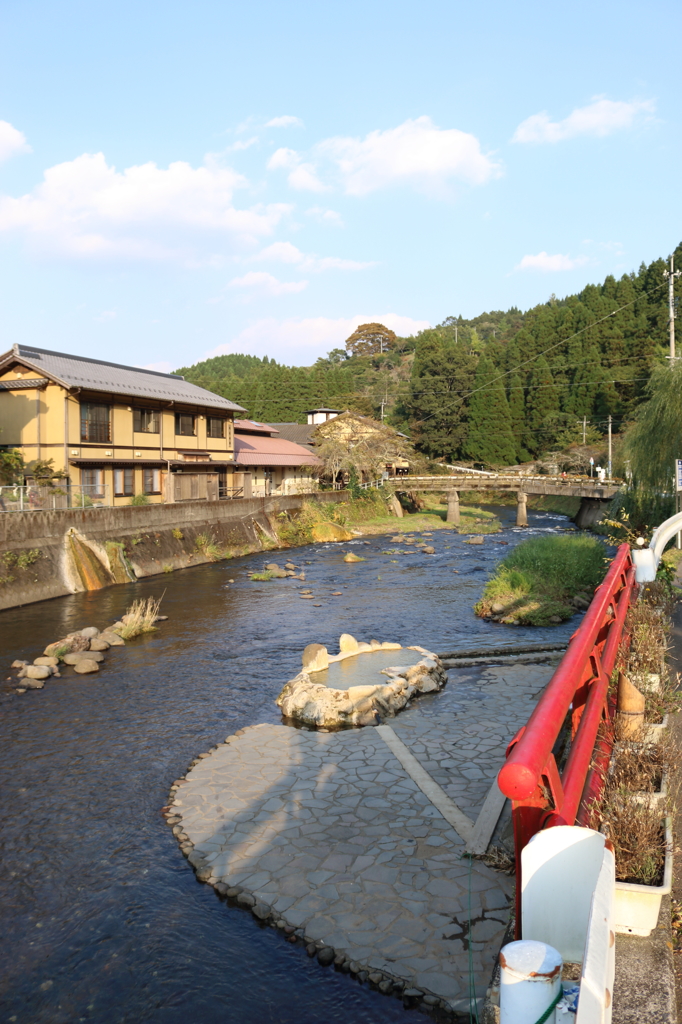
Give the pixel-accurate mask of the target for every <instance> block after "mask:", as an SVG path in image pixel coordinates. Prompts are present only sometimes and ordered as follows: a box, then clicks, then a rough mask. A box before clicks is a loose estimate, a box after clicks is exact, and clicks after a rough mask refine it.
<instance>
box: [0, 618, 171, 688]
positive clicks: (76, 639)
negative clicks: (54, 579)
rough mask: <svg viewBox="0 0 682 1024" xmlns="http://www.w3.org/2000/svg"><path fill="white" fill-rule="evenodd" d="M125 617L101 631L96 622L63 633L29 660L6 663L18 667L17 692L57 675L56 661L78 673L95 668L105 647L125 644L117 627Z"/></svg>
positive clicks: (38, 685)
mask: <svg viewBox="0 0 682 1024" xmlns="http://www.w3.org/2000/svg"><path fill="white" fill-rule="evenodd" d="M126 618H127V616H125V615H124V616H123V619H122V620H121V621H120V622H115V623H114V624H113V625H112V626H108V627H107V628H106V629H104V630H102V631H101V632H100V630H99V629H97V627H96V626H86V627H85V629H78V630H76V631H75V632H73V633H67V635H66V636H65V637H62V639H61V640H55V641H54V642H53V643H51V644H48V645H47V647H46V648H45V650H44V652H43V654H42V655H41V657H39V658H34V659H33V663H31V662H28V661H21V660H19V659H17V660H15V661H13V662H12V664H11V666H10V667H11V668H13V669H19V674H18V676H17V681H18V683H19V686H18V687H17V693H25V692H26V690H42V689H43V687H44V686H45V681H46V680H47V679H50V678H51V677H55V678H59V677H60V675H61V673H60V671H59V668H60V664H61V665H69V666H70V667H71V668H73V670H74V672H77V673H78V675H82V676H85V675H90V674H92V673H93V672H99V668H100V665H101V664H102V662H103V661H104V652H105V651H108V650H109V648H110V647H125V640H124V639H123V637H121V636H119V633H118V630H120V629H121V628H122V627H123V626H125V620H126ZM166 618H167V616H166V615H159V616H157V620H161V619H166Z"/></svg>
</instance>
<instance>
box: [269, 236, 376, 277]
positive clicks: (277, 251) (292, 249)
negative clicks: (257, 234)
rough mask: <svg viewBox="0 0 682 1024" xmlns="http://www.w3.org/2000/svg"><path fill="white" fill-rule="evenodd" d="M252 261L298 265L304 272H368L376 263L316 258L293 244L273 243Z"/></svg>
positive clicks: (328, 257)
mask: <svg viewBox="0 0 682 1024" xmlns="http://www.w3.org/2000/svg"><path fill="white" fill-rule="evenodd" d="M251 259H252V260H276V261H278V262H280V263H293V264H296V265H297V266H298V267H299V268H300V269H301V270H304V271H313V272H314V271H320V270H367V269H368V268H369V267H374V266H376V263H373V262H369V263H360V262H359V261H358V260H345V259H341V258H340V257H338V256H315V255H314V254H306V253H304V252H301V250H300V249H297V248H296V246H295V245H292V244H291V242H273V243H272V245H268V246H266V248H265V249H262V250H261V252H259V253H257V254H256V255H255V256H252V257H251Z"/></svg>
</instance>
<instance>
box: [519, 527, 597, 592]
mask: <svg viewBox="0 0 682 1024" xmlns="http://www.w3.org/2000/svg"><path fill="white" fill-rule="evenodd" d="M604 556H605V551H604V545H603V544H602V542H601V541H599V540H598V539H597V538H596V537H589V536H586V535H584V534H580V535H578V536H571V537H567V536H563V537H551V536H550V537H547V536H545V537H529V538H528V540H524V541H522V542H521V543H520V544H519V545H518V546H517V547H515V548H514V550H513V551H510V552H509V554H508V555H507V557H506V558H505V559H504V560H503V561H502V563H501V565H503V566H505V567H506V568H507V569H520V570H521V571H522V572H524V571H525V572H526V573H530V574H531V575H532V576H534V577H536V578H538V579H541V580H542V581H543V586H545V587H549V588H550V589H551V590H552V591H554V592H555V593H556V595H557V597H561V596H566V595H568V594H577V593H578V592H579V591H581V590H586V589H589V590H594V588H595V587H596V586H597V584H598V583H601V581H602V579H603V578H604V571H605V568H604Z"/></svg>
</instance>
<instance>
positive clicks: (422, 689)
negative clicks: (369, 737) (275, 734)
mask: <svg viewBox="0 0 682 1024" xmlns="http://www.w3.org/2000/svg"><path fill="white" fill-rule="evenodd" d="M381 650H384V651H386V650H395V651H399V650H403V648H402V646H401V645H400V644H396V643H388V642H384V643H379V641H378V640H372V641H371V642H370V643H362V642H358V641H357V640H356V639H355V637H352V636H350V634H348V633H344V634H343V635H342V636H341V638H340V640H339V653H338V654H336V655H331V656H330V655H329V652H328V651H327V648H326V647H323V646H322V644H309V645H308V647H306V649H305V651H304V652H303V670H302V671H301V672H299V674H298V675H297V676H295V677H294V679H290V680H289V682H288V683H287V684H286V686H285V687H284V689H283V690H282V692H281V693H280V695H279V697H278V698H277V700H276V702H275V703H276V704H277V705H278V706H279V707H280V708H281V709H282V714H283V715H284V716H285V717H286V718H294V719H296V720H297V721H299V722H302V723H303V724H304V725H309V726H316V727H319V728H325V729H329V728H339V727H341V726H358V725H378V724H379V723H380V722H381V721H383V719H384V718H392V717H393V716H394V715H395V713H396V711H400V710H401V709H402V708H404V707H405V705H406V704H407V702H408V701H409V700H410V699H411V698H412V697H414V696H416V694H419V693H432V692H434V691H435V690H440V689H442V687H443V686H444V685H445V683H446V681H447V673H446V671H445V669H444V668H443V663H442V662H441V660H440V658H439V657H438V655H437V654H433V652H432V651H427V650H426V649H425V648H424V647H408V648H407V650H410V651H418V652H419V653H420V654H423V655H424V657H423V658H421V659H420V660H419V661H418V662H417V663H416V665H396V666H391V667H390V668H385V669H382V671H381V673H380V674H381V675H385V676H388V680H387V681H386V682H385V683H375V684H371V685H369V686H351V687H349V688H348V689H347V690H337V689H334V688H333V687H331V686H325V685H324V683H320V682H316V681H315V679H314V673H316V672H319V671H321V670H323V669H326V668H328V666H329V665H330V664H332V663H333V662H336V661H342V660H344V659H345V658H352V657H361V656H362V654H363V653H368V652H372V651H381ZM311 673H312V676H311Z"/></svg>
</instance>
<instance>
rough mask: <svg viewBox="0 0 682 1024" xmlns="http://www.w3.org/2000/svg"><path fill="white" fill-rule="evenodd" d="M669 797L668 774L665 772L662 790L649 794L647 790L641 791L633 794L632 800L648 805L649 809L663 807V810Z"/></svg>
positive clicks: (662, 779)
mask: <svg viewBox="0 0 682 1024" xmlns="http://www.w3.org/2000/svg"><path fill="white" fill-rule="evenodd" d="M667 796H668V773H667V772H663V776H662V778H661V788H660V789H659V790H657V791H656V792H654V793H647V792H646V790H639V791H637V792H635V793H633V794H632V799H633V800H634V801H635V802H636V803H638V804H648V805H649V807H658V806H659V804H660V806H661V810H663V808H664V806H665V801H666V799H667Z"/></svg>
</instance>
